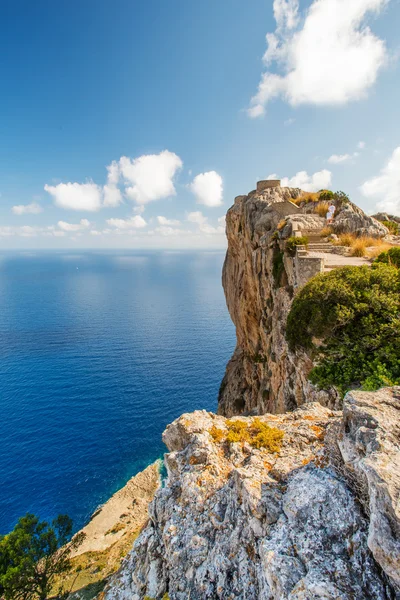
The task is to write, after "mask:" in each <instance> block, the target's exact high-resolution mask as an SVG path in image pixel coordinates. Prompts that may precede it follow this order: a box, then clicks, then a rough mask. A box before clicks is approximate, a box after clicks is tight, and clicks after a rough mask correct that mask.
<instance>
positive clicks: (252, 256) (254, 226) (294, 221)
mask: <svg viewBox="0 0 400 600" xmlns="http://www.w3.org/2000/svg"><path fill="white" fill-rule="evenodd" d="M301 193H302V192H301V190H298V189H291V188H279V187H278V188H273V189H268V190H265V191H264V192H263V193H257V192H252V193H251V194H249V195H248V196H239V197H238V198H236V200H235V204H234V205H233V206H232V208H230V210H229V211H228V214H227V217H226V233H227V238H228V250H227V254H226V259H225V264H224V268H223V275H222V282H223V286H224V291H225V296H226V301H227V305H228V309H229V312H230V315H231V318H232V321H233V322H234V324H235V326H236V336H237V346H236V349H235V352H234V354H233V356H232V358H231V360H230V362H229V363H228V365H227V368H226V374H225V377H224V379H223V381H222V385H221V389H220V394H219V409H218V410H219V413H220V414H222V415H225V416H231V415H235V414H236V415H237V414H241V413H244V414H246V413H252V412H253V413H259V414H263V413H266V412H269V413H283V412H285V411H287V410H293V409H295V408H296V407H297V406H300V405H301V404H303V403H304V402H307V401H318V402H320V403H321V404H323V405H326V406H330V407H339V398H338V395H337V394H336V392H335V391H334V390H333V389H332V390H328V391H318V390H317V389H316V388H314V386H313V385H312V384H311V383H310V382H309V381H308V374H309V372H310V370H311V368H312V366H313V365H312V362H311V360H310V358H309V357H308V356H307V355H306V354H305V353H304V352H301V351H298V352H296V353H292V352H290V350H289V348H288V345H287V342H286V339H285V328H286V319H287V315H288V313H289V310H290V306H291V302H292V299H293V296H294V292H295V289H296V287H297V285H298V283H299V281H298V280H297V272H296V261H295V257H292V256H290V255H289V254H288V253H287V252H283V251H282V249H283V247H284V246H283V244H284V241H283V242H281V244H280V245H279V242H278V240H276V233H277V231H278V232H279V231H280V233H279V235H280V236H281V239H282V240H284V239H285V238H287V237H289V236H291V235H292V234H293V233H294V232H295V231H296V232H299V231H300V232H301V230H302V229H303V230H304V229H305V230H307V231H312V230H315V231H318V230H319V229H320V228H321V227H322V226H323V225H324V223H325V221H324V219H321V217H319V216H318V215H315V214H314V215H306V214H302V213H301V211H300V210H299V209H298V207H297V206H296V205H294V204H292V203H291V202H290V200H294V199H296V198H298V197H299V196H300V195H301ZM283 201H285V203H286V210H285V212H282V210H279V209H280V208H281V203H282V202H283ZM277 207H278V208H277ZM284 216H285V217H286V218H284ZM279 227H281V230H279ZM274 238H275V239H274ZM311 267H312V265H311ZM313 274H315V272H314V271H310V275H313ZM302 281H303V279H301V280H300V282H302Z"/></svg>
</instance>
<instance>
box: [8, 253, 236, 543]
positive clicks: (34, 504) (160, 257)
mask: <svg viewBox="0 0 400 600" xmlns="http://www.w3.org/2000/svg"><path fill="white" fill-rule="evenodd" d="M223 259H224V253H222V252H199V253H190V254H188V253H174V252H153V253H152V252H142V253H141V252H124V251H120V252H108V253H95V252H81V253H79V252H64V253H62V252H60V253H56V254H54V253H44V252H43V253H20V254H11V253H2V254H0V533H6V532H7V531H9V530H10V529H11V528H12V527H13V525H14V524H15V522H16V520H17V518H18V517H19V516H20V515H21V514H24V513H26V512H27V511H31V512H34V513H37V514H39V515H40V516H41V517H42V518H46V519H50V518H53V517H54V516H55V515H56V514H58V513H60V512H62V513H67V514H69V515H70V516H71V517H72V518H73V519H74V523H75V527H76V528H78V527H80V526H82V525H83V524H84V523H85V522H86V520H87V519H88V517H89V516H90V514H91V513H92V512H93V511H94V509H95V508H96V507H97V506H98V505H99V504H101V503H102V502H104V501H105V500H107V498H109V497H110V495H111V494H112V493H113V492H114V491H116V490H117V489H118V488H119V487H121V486H122V485H123V484H124V483H125V482H126V481H127V480H128V479H129V478H130V477H131V476H132V475H134V474H135V473H137V472H138V471H139V470H141V469H142V468H144V467H145V466H146V465H148V464H149V463H150V462H152V461H153V460H155V459H156V458H158V457H160V456H162V454H163V452H164V451H165V447H164V445H163V444H162V441H161V433H162V431H163V429H164V428H165V425H166V424H167V423H169V422H170V421H172V420H173V419H174V418H176V417H177V416H179V415H180V414H182V413H183V412H188V411H192V410H195V409H199V408H205V409H207V410H215V409H216V405H217V393H218V387H219V384H220V381H221V379H222V376H223V373H224V370H225V365H226V362H227V360H228V359H229V357H230V355H231V353H232V351H233V348H234V345H235V336H234V328H233V325H232V323H231V321H230V318H229V314H228V311H227V309H226V305H225V299H224V295H223V290H222V286H221V270H222V264H223Z"/></svg>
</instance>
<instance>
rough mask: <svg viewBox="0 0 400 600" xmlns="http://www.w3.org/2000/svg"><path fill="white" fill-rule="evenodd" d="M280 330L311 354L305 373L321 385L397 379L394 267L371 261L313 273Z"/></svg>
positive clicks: (399, 324) (399, 341)
mask: <svg viewBox="0 0 400 600" xmlns="http://www.w3.org/2000/svg"><path fill="white" fill-rule="evenodd" d="M286 335H287V339H288V342H289V346H290V347H291V348H292V349H295V348H296V347H302V348H304V349H306V350H308V351H309V352H310V353H311V355H312V357H313V359H314V362H315V363H316V366H315V367H314V368H313V369H312V371H311V373H310V376H309V377H310V380H311V381H312V382H313V383H315V384H316V385H317V386H318V387H320V388H322V389H326V388H329V387H331V386H334V387H336V388H337V389H339V390H340V391H341V392H342V393H345V392H346V391H347V390H349V389H351V388H354V387H360V386H361V387H363V388H364V389H368V390H373V389H378V388H379V387H382V386H384V385H396V384H399V383H400V271H399V270H398V269H396V268H395V267H392V266H389V265H384V264H375V265H373V266H372V267H343V268H341V269H336V270H335V271H332V272H331V273H327V274H323V275H318V276H317V277H314V278H313V279H312V280H311V281H309V283H308V284H307V285H306V286H305V287H304V288H303V289H302V290H301V291H300V292H299V294H298V296H297V297H296V298H295V300H294V302H293V305H292V308H291V311H290V313H289V316H288V321H287V333H286Z"/></svg>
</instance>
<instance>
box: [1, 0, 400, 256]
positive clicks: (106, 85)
mask: <svg viewBox="0 0 400 600" xmlns="http://www.w3.org/2000/svg"><path fill="white" fill-rule="evenodd" d="M398 23H400V2H399V0H351V2H350V1H349V0H313V1H309V0H308V1H298V0H275V1H274V2H271V1H269V2H268V1H267V0H249V1H248V2H243V0H229V1H228V0H202V2H198V3H195V2H188V1H187V0H173V1H172V2H165V1H164V0H146V2H144V1H138V0H129V1H128V0H114V1H113V2H109V1H104V0H96V1H94V0H80V1H77V0H70V1H69V2H54V1H51V0H48V1H44V0H38V1H37V2H28V1H25V0H19V1H18V0H14V1H10V0H4V1H3V2H2V3H1V7H0V28H1V32H0V33H1V35H0V45H1V56H2V60H1V61H0V73H1V82H2V88H3V89H2V94H1V97H0V107H1V111H0V115H1V117H0V193H1V197H0V248H67V247H68V248H81V247H93V248H113V247H127V248H146V247H166V248H167V247H168V248H180V247H183V248H186V247H205V248H215V247H223V246H224V245H225V237H224V233H223V230H224V224H223V215H224V214H225V212H226V210H227V209H228V208H229V206H230V205H231V204H232V202H233V198H234V196H236V195H238V194H242V193H247V192H248V191H250V190H251V189H253V188H254V187H255V183H256V181H257V179H263V178H267V177H268V176H269V175H272V174H277V175H278V176H279V177H281V178H287V181H288V183H289V184H290V185H301V187H303V188H305V189H314V188H315V189H320V188H321V187H325V186H326V187H330V188H331V189H334V190H337V189H342V190H344V191H346V192H347V193H349V194H350V196H351V198H352V199H353V200H354V201H355V202H356V203H358V204H359V205H360V206H362V207H363V208H364V209H365V210H366V211H368V212H372V211H375V210H376V207H378V208H380V209H384V210H388V211H389V212H392V213H393V212H396V211H397V213H400V126H399V119H398V107H399V105H400V85H399V84H400V78H399V72H400V71H399V59H398V56H399V50H400V47H399V40H398ZM267 34H269V36H268V41H267V40H266V35H267ZM267 48H268V51H267ZM121 157H125V158H123V159H122V160H121ZM107 167H109V170H107ZM302 172H305V173H302ZM107 178H108V179H107ZM104 186H107V187H106V188H104Z"/></svg>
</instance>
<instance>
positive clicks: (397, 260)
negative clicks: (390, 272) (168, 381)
mask: <svg viewBox="0 0 400 600" xmlns="http://www.w3.org/2000/svg"><path fill="white" fill-rule="evenodd" d="M376 262H378V263H384V264H386V265H392V266H393V267H397V268H398V269H400V248H398V247H394V248H390V250H387V252H382V253H381V254H380V255H379V256H378V258H377V259H376Z"/></svg>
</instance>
